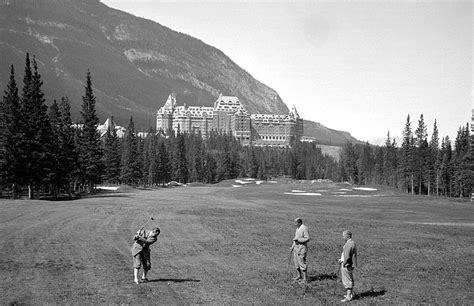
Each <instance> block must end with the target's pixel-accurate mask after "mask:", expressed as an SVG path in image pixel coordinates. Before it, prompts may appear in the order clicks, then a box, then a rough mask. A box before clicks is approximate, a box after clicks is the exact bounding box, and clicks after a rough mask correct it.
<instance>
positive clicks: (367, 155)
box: [357, 142, 374, 185]
mask: <svg viewBox="0 0 474 306" xmlns="http://www.w3.org/2000/svg"><path fill="white" fill-rule="evenodd" d="M361 151H362V152H361V154H360V157H359V159H358V161H357V169H358V170H357V175H358V182H359V184H363V185H366V184H368V183H369V182H370V181H371V178H372V171H373V170H372V169H373V164H374V158H373V156H372V149H371V148H370V145H369V143H368V142H367V143H366V144H365V145H364V146H363V147H362V150H361Z"/></svg>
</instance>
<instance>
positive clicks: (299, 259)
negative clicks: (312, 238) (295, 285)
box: [291, 218, 309, 284]
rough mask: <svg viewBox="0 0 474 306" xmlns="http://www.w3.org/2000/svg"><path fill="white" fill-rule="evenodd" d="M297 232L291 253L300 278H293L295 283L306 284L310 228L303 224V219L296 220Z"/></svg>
mask: <svg viewBox="0 0 474 306" xmlns="http://www.w3.org/2000/svg"><path fill="white" fill-rule="evenodd" d="M295 226H296V232H295V237H294V238H293V244H292V245H291V252H292V254H293V262H294V264H295V268H296V271H297V272H298V276H296V277H295V278H293V281H295V282H296V281H300V283H304V284H306V283H307V282H308V279H307V273H306V271H307V270H308V265H307V264H306V254H307V252H308V241H309V233H308V227H307V226H306V225H304V224H303V220H302V219H301V218H296V219H295Z"/></svg>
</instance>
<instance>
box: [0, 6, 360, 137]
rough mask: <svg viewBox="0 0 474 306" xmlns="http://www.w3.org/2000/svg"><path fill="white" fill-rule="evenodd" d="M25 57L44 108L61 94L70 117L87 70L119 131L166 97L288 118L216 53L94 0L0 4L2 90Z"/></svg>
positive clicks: (143, 121)
mask: <svg viewBox="0 0 474 306" xmlns="http://www.w3.org/2000/svg"><path fill="white" fill-rule="evenodd" d="M26 52H29V53H30V55H34V56H35V57H36V60H37V62H38V67H39V72H40V73H41V75H42V77H43V82H44V85H43V90H44V92H45V97H46V98H47V100H48V102H52V100H53V99H57V100H59V99H60V98H61V97H62V96H68V97H69V100H70V101H71V104H72V112H73V116H74V117H75V118H79V116H78V115H79V111H80V107H81V103H82V101H81V97H82V95H83V94H84V82H85V79H86V72H87V70H90V72H91V75H92V83H93V86H94V93H95V95H96V97H97V111H98V114H99V117H100V119H101V121H103V120H105V118H106V117H108V116H114V118H115V120H116V121H117V122H118V124H120V125H126V123H127V122H128V120H129V118H130V116H133V118H134V122H135V124H136V126H137V128H139V129H146V128H148V127H150V126H154V123H155V112H156V110H157V109H158V108H159V107H161V106H162V105H163V104H164V102H165V101H166V98H167V97H168V95H169V94H170V93H171V92H176V93H177V99H178V101H179V104H182V103H187V104H188V105H202V106H212V105H213V103H214V101H215V100H216V99H217V97H218V96H219V94H221V93H222V94H224V95H233V96H237V97H239V99H240V101H241V102H242V103H243V104H244V105H245V106H246V107H247V109H248V110H249V111H250V112H251V113H277V114H286V113H288V107H287V106H286V105H285V103H283V101H282V100H281V98H280V96H279V95H278V93H277V92H276V91H275V90H273V89H271V88H270V87H268V86H266V85H265V84H262V83H261V82H259V81H258V80H256V79H254V78H253V77H252V76H251V75H250V74H249V73H248V72H246V71H245V70H243V69H242V68H240V67H239V66H238V65H237V64H235V63H234V62H233V61H232V60H231V59H230V58H229V57H227V56H226V55H225V54H224V53H223V52H221V51H220V50H218V49H216V48H214V47H212V46H209V45H207V44H205V43H204V42H202V41H200V40H198V39H196V38H193V37H191V36H189V35H186V34H182V33H179V32H176V31H173V30H171V29H169V28H167V27H165V26H162V25H160V24H158V23H156V22H153V21H149V20H146V19H143V18H138V17H135V16H133V15H130V14H128V13H125V12H122V11H119V10H115V9H112V8H109V7H107V6H106V5H104V4H102V3H101V2H99V1H98V0H0V75H1V78H0V88H1V89H2V90H3V89H5V88H6V83H7V81H8V78H9V71H10V70H9V67H10V65H12V64H13V65H14V67H15V69H16V75H17V82H18V84H19V86H20V87H21V78H22V76H23V68H24V61H25V55H26ZM302 116H303V117H304V114H302ZM309 131H312V132H311V134H308V133H306V132H305V135H309V136H313V137H315V138H316V139H319V138H320V137H319V136H318V135H315V134H313V132H314V131H315V129H314V128H313V129H310V130H309ZM332 131H333V132H334V133H336V134H337V133H341V132H339V131H334V130H332ZM321 136H324V135H323V134H321ZM324 137H326V136H324ZM341 137H342V136H341ZM333 138H334V139H336V138H338V137H333ZM343 138H344V137H343ZM349 138H351V140H355V139H353V138H352V137H350V135H349ZM321 140H323V141H324V140H325V139H321Z"/></svg>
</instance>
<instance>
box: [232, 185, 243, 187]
mask: <svg viewBox="0 0 474 306" xmlns="http://www.w3.org/2000/svg"><path fill="white" fill-rule="evenodd" d="M232 187H242V185H232Z"/></svg>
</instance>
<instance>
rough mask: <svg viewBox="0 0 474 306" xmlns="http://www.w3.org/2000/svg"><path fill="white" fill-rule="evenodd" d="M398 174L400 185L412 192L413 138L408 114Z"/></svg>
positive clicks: (413, 190)
mask: <svg viewBox="0 0 474 306" xmlns="http://www.w3.org/2000/svg"><path fill="white" fill-rule="evenodd" d="M400 175H401V177H402V180H403V181H402V185H403V187H404V189H405V190H406V192H411V193H412V194H414V192H415V188H414V140H413V133H412V130H411V123H410V115H408V116H407V121H406V124H405V128H404V130H403V142H402V149H401V160H400Z"/></svg>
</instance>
